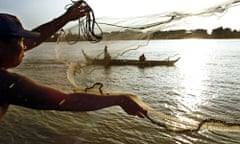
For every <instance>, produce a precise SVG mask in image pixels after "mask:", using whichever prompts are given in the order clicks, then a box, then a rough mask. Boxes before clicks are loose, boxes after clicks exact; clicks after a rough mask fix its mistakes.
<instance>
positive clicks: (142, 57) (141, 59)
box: [139, 54, 146, 62]
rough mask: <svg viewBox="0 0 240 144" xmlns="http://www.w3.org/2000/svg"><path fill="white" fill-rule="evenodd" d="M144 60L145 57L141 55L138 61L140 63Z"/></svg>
mask: <svg viewBox="0 0 240 144" xmlns="http://www.w3.org/2000/svg"><path fill="white" fill-rule="evenodd" d="M145 60H146V58H145V55H144V54H142V55H141V56H140V57H139V61H140V62H144V61H145Z"/></svg>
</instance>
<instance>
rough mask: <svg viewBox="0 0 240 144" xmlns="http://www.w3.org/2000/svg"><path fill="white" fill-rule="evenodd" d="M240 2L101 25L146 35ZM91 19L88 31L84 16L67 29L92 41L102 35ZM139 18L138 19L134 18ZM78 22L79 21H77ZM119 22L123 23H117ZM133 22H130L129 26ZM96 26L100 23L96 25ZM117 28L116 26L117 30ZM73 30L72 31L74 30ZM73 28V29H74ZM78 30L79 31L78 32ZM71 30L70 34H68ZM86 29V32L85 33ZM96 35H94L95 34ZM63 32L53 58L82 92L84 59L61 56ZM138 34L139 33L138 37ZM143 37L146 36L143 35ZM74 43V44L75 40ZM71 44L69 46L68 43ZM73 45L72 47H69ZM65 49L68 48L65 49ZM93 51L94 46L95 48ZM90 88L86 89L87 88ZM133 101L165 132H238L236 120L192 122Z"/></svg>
mask: <svg viewBox="0 0 240 144" xmlns="http://www.w3.org/2000/svg"><path fill="white" fill-rule="evenodd" d="M239 2H240V1H238V0H232V1H229V2H226V3H224V4H221V9H220V5H216V6H215V7H210V8H208V9H204V10H203V11H199V12H197V13H178V12H169V13H167V14H166V13H165V14H164V15H163V14H160V15H159V17H161V19H159V21H157V22H156V16H157V15H154V17H153V16H152V17H151V16H150V17H149V16H146V17H141V25H137V24H138V23H139V22H138V23H137V24H136V21H135V23H134V20H132V21H131V20H129V19H128V24H129V25H126V22H125V20H124V19H122V20H121V21H119V19H118V25H116V24H111V23H107V22H102V23H101V24H102V25H105V26H106V25H107V27H108V28H109V27H111V29H114V28H115V29H116V31H119V28H120V29H121V30H123V29H124V30H128V29H130V30H132V29H135V30H136V29H137V30H140V31H144V32H145V34H146V32H147V36H150V35H151V34H153V30H154V31H156V29H159V28H166V27H169V26H171V25H173V24H176V22H178V21H179V20H182V19H185V18H188V17H192V16H199V17H202V16H206V15H207V16H209V15H212V14H215V13H223V12H225V11H226V10H227V9H228V8H230V7H232V6H235V5H237V4H238V3H239ZM163 16H164V17H166V18H167V19H164V20H162V17H163ZM91 18H93V19H94V20H91V21H88V24H92V26H89V25H88V26H86V27H88V28H89V27H91V28H93V29H88V30H83V31H82V29H84V28H80V27H82V26H85V25H86V20H85V19H81V23H78V24H77V25H76V26H75V27H72V28H70V29H69V31H72V32H73V31H78V35H79V38H80V37H81V34H83V35H84V38H86V39H87V40H91V39H92V40H93V41H94V42H96V41H99V40H100V39H99V38H102V35H100V36H99V35H97V34H94V32H95V29H94V25H95V24H96V23H95V18H94V15H90V17H89V19H91ZM149 18H155V21H154V23H150V24H149ZM138 21H139V20H138ZM144 21H145V25H144ZM79 22H80V21H79ZM121 22H122V23H123V22H124V24H125V25H121ZM133 23H134V25H132V24H133ZM99 25H100V24H99ZM99 25H97V28H101V27H100V26H99ZM117 28H118V29H117ZM74 29H75V30H74ZM76 29H77V30H76ZM80 31H81V32H80ZM99 31H100V32H104V30H102V29H101V30H98V32H99ZM72 32H71V33H72ZM86 32H88V34H87V35H86ZM89 32H90V33H89ZM96 35H97V37H94V36H96ZM65 36H66V33H65V34H64V35H62V34H60V35H59V41H58V44H57V46H56V47H55V52H56V57H57V59H58V60H59V61H61V62H63V63H65V64H66V65H67V67H68V69H67V72H66V74H67V78H68V80H69V81H70V83H71V84H72V85H73V87H74V88H75V91H76V92H88V91H86V88H84V87H83V86H80V85H79V84H77V82H76V75H77V74H79V73H81V72H84V67H85V66H86V63H87V62H86V60H85V59H84V57H83V56H81V58H80V57H78V58H77V59H70V58H66V57H64V56H63V55H64V52H63V51H62V50H63V48H62V46H63V44H62V43H63V42H67V41H68V40H67V38H66V37H65ZM139 37H141V36H139ZM145 37H146V35H145ZM77 41H78V40H76V41H75V42H77ZM75 42H74V43H75ZM148 42H149V40H148V39H147V40H145V41H143V42H141V43H133V45H131V46H128V47H127V48H126V47H121V48H119V49H118V50H115V51H112V52H111V54H113V55H114V57H119V56H121V55H124V54H126V53H128V52H130V51H134V50H136V49H138V48H143V47H144V46H146V45H148ZM74 43H72V44H74ZM108 44H111V42H109V43H107V44H106V45H108ZM89 45H90V46H89V48H85V50H86V49H87V50H88V49H91V48H90V47H91V44H89ZM94 45H95V47H98V48H99V47H103V44H101V45H98V46H96V45H97V44H96V43H94ZM70 47H71V46H70ZM72 47H73V46H72ZM68 50H69V49H68ZM95 50H96V49H95ZM90 54H91V56H93V57H95V58H99V57H101V56H102V55H103V53H102V50H101V51H99V50H96V51H94V50H93V49H92V52H91V53H90ZM96 85H100V88H98V89H96V88H95V87H94V86H93V87H92V91H91V92H94V93H97V94H98V95H99V96H101V95H102V94H105V93H114V92H110V91H108V92H105V91H102V89H101V88H102V86H103V85H102V84H101V83H97V84H96ZM89 89H90V88H89ZM135 100H136V102H138V103H139V105H141V106H142V107H143V108H144V109H146V110H147V111H148V114H147V115H146V118H147V119H148V120H149V121H150V122H152V123H153V124H156V125H157V126H160V127H163V128H165V129H167V130H169V131H172V132H176V133H186V132H198V131H201V130H210V131H224V132H238V133H239V132H240V123H239V122H227V121H224V120H217V119H213V118H209V119H208V118H207V119H203V120H201V121H196V120H191V119H188V120H181V119H178V118H176V117H174V116H171V115H167V114H164V113H162V112H159V111H156V110H154V109H153V108H151V107H150V106H149V105H147V104H146V103H145V102H143V100H141V99H139V98H136V99H135Z"/></svg>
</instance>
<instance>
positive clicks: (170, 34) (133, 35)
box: [47, 27, 240, 42]
mask: <svg viewBox="0 0 240 144" xmlns="http://www.w3.org/2000/svg"><path fill="white" fill-rule="evenodd" d="M58 36H59V34H58V33H56V34H55V35H54V36H52V37H51V38H49V39H48V40H47V41H48V42H54V41H57V37H58ZM65 37H66V39H67V40H69V41H74V40H79V41H85V40H84V39H79V35H78V34H72V33H70V34H66V35H65ZM193 38H196V39H240V31H237V30H232V29H230V28H223V27H219V28H216V29H213V31H212V32H211V33H210V34H209V33H208V32H207V30H205V29H196V30H184V29H182V30H169V31H156V32H149V33H142V32H136V31H130V30H127V31H122V32H120V31H117V32H109V33H103V40H148V39H151V40H168V39H193Z"/></svg>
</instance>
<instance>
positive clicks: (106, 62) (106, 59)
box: [104, 45, 111, 67]
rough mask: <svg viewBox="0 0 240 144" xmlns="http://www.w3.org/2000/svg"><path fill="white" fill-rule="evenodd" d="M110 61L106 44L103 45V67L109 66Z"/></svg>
mask: <svg viewBox="0 0 240 144" xmlns="http://www.w3.org/2000/svg"><path fill="white" fill-rule="evenodd" d="M110 61H111V55H110V54H109V52H108V50H107V46H106V45H105V47H104V65H105V67H108V66H109V63H110Z"/></svg>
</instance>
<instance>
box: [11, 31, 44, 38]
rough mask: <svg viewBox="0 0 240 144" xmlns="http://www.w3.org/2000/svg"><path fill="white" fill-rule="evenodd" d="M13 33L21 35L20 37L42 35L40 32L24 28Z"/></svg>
mask: <svg viewBox="0 0 240 144" xmlns="http://www.w3.org/2000/svg"><path fill="white" fill-rule="evenodd" d="M11 35H13V36H19V37H23V38H37V37H39V36H40V33H38V32H32V31H27V30H22V31H18V32H15V33H11Z"/></svg>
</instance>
